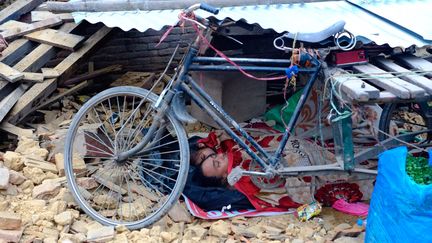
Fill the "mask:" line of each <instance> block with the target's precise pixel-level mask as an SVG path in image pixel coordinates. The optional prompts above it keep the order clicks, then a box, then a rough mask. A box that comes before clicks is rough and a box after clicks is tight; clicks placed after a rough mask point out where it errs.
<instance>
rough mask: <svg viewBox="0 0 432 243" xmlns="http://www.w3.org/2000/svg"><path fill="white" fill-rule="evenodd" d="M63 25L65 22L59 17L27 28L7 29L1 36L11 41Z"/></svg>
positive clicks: (29, 25)
mask: <svg viewBox="0 0 432 243" xmlns="http://www.w3.org/2000/svg"><path fill="white" fill-rule="evenodd" d="M62 23H63V20H61V19H60V18H59V17H54V18H51V19H45V20H42V21H39V22H35V23H33V24H28V25H27V27H22V28H12V29H7V30H5V31H3V32H1V35H2V36H3V38H5V39H6V40H11V39H13V38H16V37H19V36H23V35H26V34H30V33H32V32H35V31H38V30H41V29H46V28H50V27H54V26H57V25H61V24H62Z"/></svg>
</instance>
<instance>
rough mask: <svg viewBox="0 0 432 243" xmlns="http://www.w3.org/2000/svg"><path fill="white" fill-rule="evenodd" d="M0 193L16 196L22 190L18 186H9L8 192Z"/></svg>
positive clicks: (2, 191)
mask: <svg viewBox="0 0 432 243" xmlns="http://www.w3.org/2000/svg"><path fill="white" fill-rule="evenodd" d="M0 192H1V194H3V195H10V196H16V195H18V193H20V192H21V189H19V188H18V187H17V186H16V185H12V184H8V185H7V187H6V190H4V189H3V190H1V191H0Z"/></svg>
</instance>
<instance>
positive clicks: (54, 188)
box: [32, 182, 61, 200]
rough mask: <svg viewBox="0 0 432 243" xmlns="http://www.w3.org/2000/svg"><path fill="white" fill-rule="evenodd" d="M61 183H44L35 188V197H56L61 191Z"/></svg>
mask: <svg viewBox="0 0 432 243" xmlns="http://www.w3.org/2000/svg"><path fill="white" fill-rule="evenodd" d="M60 188H61V185H60V184H59V183H49V182H48V183H43V184H41V185H39V186H35V187H34V188H33V194H32V196H33V198H36V199H45V200H46V199H49V198H52V197H55V196H56V195H57V194H58V193H59V192H60Z"/></svg>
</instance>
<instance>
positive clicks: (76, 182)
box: [65, 4, 376, 229]
mask: <svg viewBox="0 0 432 243" xmlns="http://www.w3.org/2000/svg"><path fill="white" fill-rule="evenodd" d="M198 8H200V9H203V10H206V11H208V12H210V13H213V14H217V13H218V9H216V8H214V7H211V6H209V5H207V4H196V5H193V6H191V7H190V8H188V9H185V10H184V12H183V13H182V17H183V18H184V19H186V20H190V21H193V22H194V23H195V24H196V25H195V26H198V25H199V26H202V27H205V28H204V29H205V30H206V31H211V28H209V25H210V23H209V21H208V20H207V19H204V18H200V17H199V16H197V15H194V14H193V12H194V10H196V9H198ZM341 30H343V25H341V24H336V25H334V26H332V27H331V28H329V29H327V30H324V31H322V32H320V33H318V34H319V35H325V36H331V35H334V34H337V33H340V31H341ZM206 34H207V32H206V33H203V32H201V30H199V31H198V36H197V38H196V40H195V41H194V43H193V44H192V45H191V47H190V49H189V51H188V52H187V53H186V55H185V56H184V58H183V60H182V61H181V63H180V64H179V66H178V69H177V71H176V73H175V75H174V76H173V78H172V79H171V80H170V81H169V83H168V84H167V85H166V87H165V89H164V90H163V91H162V93H161V94H160V95H159V96H158V95H156V94H155V93H153V92H152V89H150V90H145V89H142V88H137V87H115V88H110V89H108V90H105V91H103V92H101V93H99V94H97V95H96V96H94V97H92V98H91V99H90V100H88V101H87V102H86V103H85V104H84V105H83V107H82V108H81V109H80V110H79V111H78V113H77V114H76V115H75V117H74V119H73V121H72V123H71V125H70V128H69V131H68V134H67V137H66V144H65V174H66V177H67V182H68V186H69V189H70V191H71V192H72V195H73V196H74V198H75V200H76V201H77V202H78V204H79V206H80V208H81V209H82V210H83V211H84V212H86V213H87V214H88V215H90V216H91V217H92V218H94V219H95V220H97V221H99V222H101V223H103V224H106V225H113V226H115V225H119V224H123V225H125V226H126V227H128V228H130V229H137V228H141V227H145V226H149V225H151V224H153V223H155V222H156V221H158V220H159V219H160V218H162V217H163V216H164V215H165V214H167V212H168V211H169V210H170V209H171V208H172V206H173V205H174V203H176V202H177V200H178V199H179V197H180V195H181V192H182V190H183V187H184V185H185V182H186V176H187V171H188V167H189V148H188V140H187V135H186V132H185V129H184V128H183V126H182V123H183V122H193V121H194V118H193V117H191V116H190V115H189V114H188V113H187V111H186V108H185V101H184V100H185V98H184V96H185V95H188V96H189V97H190V98H191V100H192V101H193V102H195V103H196V104H197V105H198V106H199V107H201V108H202V109H203V110H205V111H206V112H207V113H208V114H209V115H210V116H211V117H212V118H213V119H214V121H215V122H216V123H217V124H218V125H219V126H220V127H222V128H223V129H224V130H225V131H226V132H227V133H228V134H229V135H230V136H231V137H232V138H233V139H234V140H235V142H237V143H238V144H239V145H240V146H241V147H242V148H243V149H244V150H245V151H246V152H247V153H248V155H249V156H250V157H251V158H253V160H254V161H255V162H256V163H257V164H258V165H259V166H260V167H261V168H262V170H261V171H256V170H249V171H248V170H239V169H238V170H235V171H233V172H232V173H231V174H230V176H229V177H228V181H229V182H230V184H232V183H235V182H236V181H238V180H239V179H240V178H241V177H242V176H251V177H254V178H267V179H269V180H270V179H272V178H275V176H280V177H285V176H299V175H302V176H303V175H317V174H320V173H329V172H331V173H366V174H372V175H375V174H376V171H375V170H367V169H361V168H356V167H355V163H354V162H356V161H354V158H352V157H351V158H347V157H345V158H339V160H338V163H335V164H330V165H314V166H305V167H293V168H280V166H278V165H279V162H280V159H281V154H282V151H283V148H284V147H285V145H286V143H287V141H288V139H289V137H290V134H291V131H292V130H293V128H294V127H295V124H296V122H297V120H298V117H299V114H300V111H301V109H302V107H303V106H304V104H305V101H306V98H307V96H308V94H309V93H310V92H311V89H312V86H313V84H314V83H315V81H316V80H317V79H318V77H319V76H320V75H322V72H323V70H325V67H323V65H325V64H323V62H321V61H319V60H318V59H317V58H316V57H314V56H313V55H310V54H305V55H304V56H301V58H303V57H305V58H307V60H308V61H309V65H310V66H309V67H305V68H298V70H291V71H292V72H295V73H299V74H307V75H308V77H309V78H308V81H307V82H306V85H305V87H304V88H303V91H302V92H303V93H302V96H301V98H300V100H299V102H298V104H297V106H296V109H295V111H294V115H293V116H292V118H291V120H290V121H289V123H288V124H287V126H286V129H285V132H284V134H283V137H282V140H281V141H280V145H279V147H278V148H277V150H276V151H275V152H274V153H270V152H268V151H266V150H265V149H263V148H262V147H261V146H260V145H259V144H257V143H256V142H255V140H254V139H253V138H252V137H251V136H250V135H249V134H248V133H247V132H246V131H245V130H244V129H243V128H242V127H241V126H240V125H239V124H238V123H237V122H235V121H234V120H233V119H232V118H231V117H230V116H229V115H228V114H227V113H226V112H224V111H223V109H222V107H220V106H219V105H218V104H216V103H215V102H214V101H213V99H212V98H211V97H210V96H209V95H208V94H207V93H206V92H205V91H204V90H203V89H202V88H201V87H200V86H199V85H198V84H197V83H196V82H195V81H194V80H193V79H192V78H191V77H190V76H189V75H188V72H189V71H206V70H219V71H232V70H237V69H238V68H240V69H241V71H242V72H247V71H258V72H260V71H266V72H279V73H280V72H281V73H285V72H286V70H287V68H286V66H288V67H289V66H291V64H292V60H288V59H287V60H285V59H258V58H231V59H229V60H231V61H229V62H235V63H240V64H248V65H247V66H232V65H212V64H215V63H217V64H224V63H225V62H227V59H226V58H219V57H201V56H198V55H197V54H198V43H199V41H200V39H202V38H203V37H204V36H205V35H206ZM297 37H298V38H299V39H301V38H304V39H303V40H308V38H312V37H313V38H315V37H316V35H309V36H308V35H305V36H304V37H302V36H301V35H300V34H299V35H298V36H297ZM350 45H352V43H350ZM280 47H281V46H280ZM281 48H282V47H281ZM231 64H232V63H231ZM281 66H283V67H281ZM279 78H280V77H279ZM275 79H276V78H275ZM231 127H233V128H234V129H232V128H231ZM339 128H340V129H346V128H344V127H343V125H341V126H340V127H339ZM235 131H237V132H239V133H240V136H239V135H237V134H236V133H235ZM241 137H243V138H245V139H246V140H247V141H248V142H249V143H250V144H251V146H252V147H253V148H254V149H255V150H256V151H257V152H253V150H252V149H251V147H250V146H248V145H247V144H246V143H245V142H244V141H243V140H242V139H241ZM341 144H343V142H342V143H341ZM83 166H84V167H85V168H83ZM89 181H91V182H92V183H84V182H89Z"/></svg>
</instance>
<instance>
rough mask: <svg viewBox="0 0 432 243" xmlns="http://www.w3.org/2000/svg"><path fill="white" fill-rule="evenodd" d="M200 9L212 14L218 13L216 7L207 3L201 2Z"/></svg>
mask: <svg viewBox="0 0 432 243" xmlns="http://www.w3.org/2000/svg"><path fill="white" fill-rule="evenodd" d="M200 9H202V10H205V11H207V12H209V13H212V14H218V13H219V9H217V8H216V7H213V6H211V5H210V4H207V3H201V4H200Z"/></svg>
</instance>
